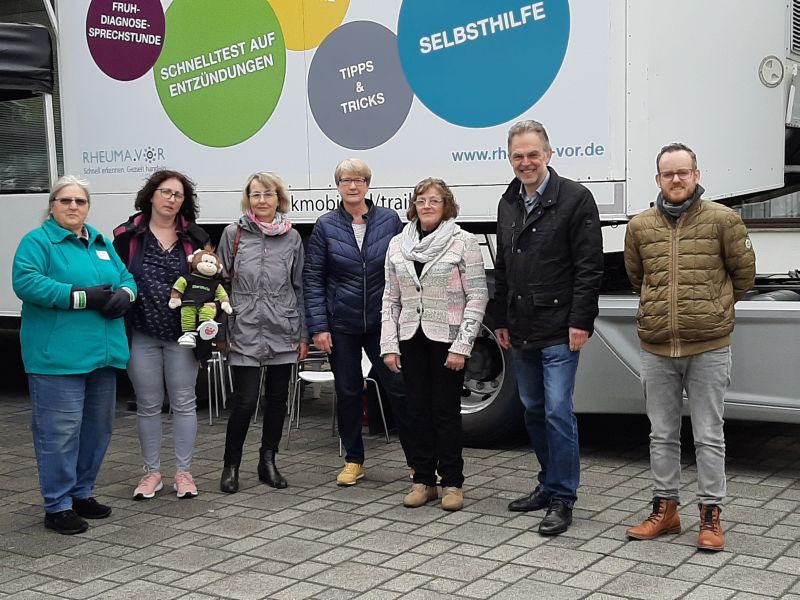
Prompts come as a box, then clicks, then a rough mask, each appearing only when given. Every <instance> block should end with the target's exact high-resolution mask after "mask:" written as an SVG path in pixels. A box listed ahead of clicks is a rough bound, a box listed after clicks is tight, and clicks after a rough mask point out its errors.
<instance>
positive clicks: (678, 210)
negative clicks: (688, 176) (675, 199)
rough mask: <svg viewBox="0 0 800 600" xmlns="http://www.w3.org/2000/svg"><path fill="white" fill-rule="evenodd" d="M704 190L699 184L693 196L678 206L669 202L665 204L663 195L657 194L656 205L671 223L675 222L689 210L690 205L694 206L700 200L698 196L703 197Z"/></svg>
mask: <svg viewBox="0 0 800 600" xmlns="http://www.w3.org/2000/svg"><path fill="white" fill-rule="evenodd" d="M705 191H706V190H705V189H704V188H703V186H702V185H700V184H699V183H698V184H697V187H696V188H695V190H694V194H692V197H691V198H688V199H687V200H684V201H683V202H681V203H680V204H672V203H671V202H667V201H666V200H664V195H663V194H662V193H661V192H659V193H658V198H656V205H657V206H658V208H659V210H661V212H663V213H664V214H665V215H667V216H668V217H672V220H673V221H677V220H678V217H680V216H681V215H682V214H683V213H685V212H686V211H687V210H689V208H691V206H692V204H694V203H695V202H696V201H697V200H699V199H700V196H702V195H703V192H705Z"/></svg>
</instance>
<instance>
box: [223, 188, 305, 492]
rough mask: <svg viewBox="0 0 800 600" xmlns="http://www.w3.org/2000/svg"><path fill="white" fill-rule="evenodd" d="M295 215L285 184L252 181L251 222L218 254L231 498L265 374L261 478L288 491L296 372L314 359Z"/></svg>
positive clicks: (226, 236)
mask: <svg viewBox="0 0 800 600" xmlns="http://www.w3.org/2000/svg"><path fill="white" fill-rule="evenodd" d="M288 209H289V196H288V194H287V192H286V186H285V185H284V183H283V181H282V180H281V179H280V177H278V176H277V175H275V174H274V173H256V174H254V175H251V176H250V178H249V179H248V180H247V184H246V185H245V187H244V193H243V196H242V211H243V212H244V214H243V215H242V216H241V217H240V218H239V220H238V221H237V222H236V223H232V224H231V225H228V226H227V227H226V228H225V231H224V232H223V233H222V238H221V239H220V242H219V247H218V248H217V253H218V254H219V256H220V259H221V261H222V266H223V275H225V277H226V278H227V279H228V281H229V282H230V288H231V294H230V298H231V304H232V305H233V310H234V312H233V314H232V315H231V316H230V317H229V318H228V323H227V336H226V337H227V341H226V344H225V345H227V351H228V360H229V362H230V365H231V367H232V369H233V381H234V392H235V393H234V395H233V399H232V410H231V416H230V419H229V420H228V430H227V435H226V438H225V458H224V467H223V470H222V477H221V479H220V489H221V490H222V491H223V492H226V493H230V494H232V493H235V492H237V491H238V490H239V465H240V463H241V460H242V448H243V446H244V440H245V437H246V435H247V429H248V426H249V424H250V419H251V418H252V416H253V412H254V411H255V408H256V404H257V402H258V396H259V388H260V383H261V369H262V368H266V376H265V389H264V425H263V429H262V432H261V449H260V450H259V460H258V478H259V479H260V480H261V481H263V482H264V483H266V484H267V485H270V486H272V487H274V488H285V487H286V486H287V483H286V479H284V478H283V476H282V475H281V474H280V472H279V471H278V469H277V467H276V466H275V454H276V453H277V452H278V444H279V443H280V440H281V432H282V430H283V420H284V416H285V415H286V401H287V399H288V395H289V379H290V377H291V372H292V365H294V364H295V362H296V361H297V360H303V359H304V358H305V357H306V354H307V353H308V333H307V331H306V324H305V313H304V311H303V277H302V273H303V244H302V241H301V239H300V234H298V233H297V231H296V230H295V229H292V225H291V223H290V222H289V220H288V219H287V218H286V213H287V211H288Z"/></svg>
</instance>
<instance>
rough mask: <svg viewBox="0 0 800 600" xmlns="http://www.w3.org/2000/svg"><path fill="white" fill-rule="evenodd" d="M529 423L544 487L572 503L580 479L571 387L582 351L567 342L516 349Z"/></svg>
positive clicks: (517, 367)
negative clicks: (572, 349) (571, 347)
mask: <svg viewBox="0 0 800 600" xmlns="http://www.w3.org/2000/svg"><path fill="white" fill-rule="evenodd" d="M511 354H512V357H513V359H514V372H515V374H516V376H517V386H518V387H519V396H520V399H521V400H522V404H523V405H524V406H525V427H526V428H527V430H528V437H529V438H530V441H531V445H532V446H533V450H534V452H536V458H537V459H538V460H539V465H540V471H539V489H540V490H541V491H543V492H544V493H545V494H547V495H549V496H550V497H551V498H553V499H557V500H560V501H562V502H563V503H564V504H565V505H566V506H568V507H569V508H572V506H573V505H574V504H575V500H576V499H577V497H578V496H577V492H578V484H579V482H580V472H581V463H580V454H579V451H578V423H577V421H576V419H575V413H574V412H573V410H572V391H573V389H574V388H575V373H576V371H577V369H578V357H579V355H580V353H579V352H571V351H570V349H569V346H568V345H567V344H559V345H557V346H550V347H548V348H541V349H539V348H531V349H521V348H514V349H513V350H512V353H511Z"/></svg>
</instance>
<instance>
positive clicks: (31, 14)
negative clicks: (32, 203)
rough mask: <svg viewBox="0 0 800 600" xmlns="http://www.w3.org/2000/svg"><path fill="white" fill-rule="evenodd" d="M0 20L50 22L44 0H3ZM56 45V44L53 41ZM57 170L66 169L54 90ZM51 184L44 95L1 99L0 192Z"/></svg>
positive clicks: (33, 190)
mask: <svg viewBox="0 0 800 600" xmlns="http://www.w3.org/2000/svg"><path fill="white" fill-rule="evenodd" d="M0 22H5V23H37V24H40V25H45V26H47V27H49V26H50V21H49V19H48V18H47V12H46V11H45V9H44V6H43V4H42V0H2V2H0ZM54 45H55V44H54ZM53 109H54V113H55V123H56V154H57V157H58V171H59V173H62V172H63V149H62V144H61V108H60V104H59V97H58V88H57V86H56V90H55V93H54V94H53ZM49 187H50V183H49V177H48V170H47V138H46V130H45V114H44V99H43V98H42V97H41V96H37V97H34V98H29V99H25V100H10V101H7V102H0V194H19V193H36V192H45V191H48V190H49Z"/></svg>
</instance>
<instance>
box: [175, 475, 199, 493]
mask: <svg viewBox="0 0 800 600" xmlns="http://www.w3.org/2000/svg"><path fill="white" fill-rule="evenodd" d="M173 487H174V488H175V491H176V492H177V493H178V498H194V497H195V496H197V486H196V485H195V484H194V479H192V474H191V473H189V471H178V472H177V473H175V485H174V486H173Z"/></svg>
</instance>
